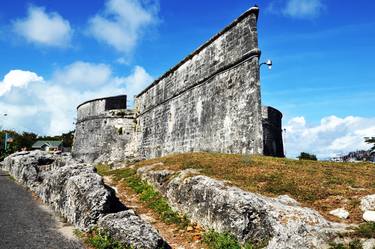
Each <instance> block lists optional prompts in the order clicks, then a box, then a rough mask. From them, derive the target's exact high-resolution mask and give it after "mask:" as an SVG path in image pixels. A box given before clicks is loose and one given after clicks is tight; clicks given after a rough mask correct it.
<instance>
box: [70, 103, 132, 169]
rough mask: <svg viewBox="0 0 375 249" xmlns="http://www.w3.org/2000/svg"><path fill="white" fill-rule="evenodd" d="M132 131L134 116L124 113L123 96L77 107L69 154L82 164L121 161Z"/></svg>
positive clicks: (125, 154) (127, 111) (127, 112)
mask: <svg viewBox="0 0 375 249" xmlns="http://www.w3.org/2000/svg"><path fill="white" fill-rule="evenodd" d="M114 108H115V109H114ZM133 127H134V113H133V111H132V110H127V109H126V96H116V97H110V98H102V99H95V100H91V101H88V102H85V103H83V104H81V105H80V106H78V107H77V122H76V130H75V135H74V143H73V150H72V154H73V156H74V157H76V158H80V159H83V160H85V161H86V162H93V161H120V160H124V159H126V156H129V154H128V153H125V148H126V145H127V144H128V143H129V142H130V141H131V140H132V137H133Z"/></svg>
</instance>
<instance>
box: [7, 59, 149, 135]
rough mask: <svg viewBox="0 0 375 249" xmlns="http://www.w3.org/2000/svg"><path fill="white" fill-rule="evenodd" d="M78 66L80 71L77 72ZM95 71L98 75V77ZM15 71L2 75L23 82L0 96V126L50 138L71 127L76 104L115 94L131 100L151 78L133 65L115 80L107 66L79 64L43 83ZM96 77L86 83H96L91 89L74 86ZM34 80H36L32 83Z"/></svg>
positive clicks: (66, 68)
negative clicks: (0, 119) (64, 76)
mask: <svg viewBox="0 0 375 249" xmlns="http://www.w3.org/2000/svg"><path fill="white" fill-rule="evenodd" d="M81 67H82V68H83V70H81V71H80V70H77V68H81ZM95 69H98V70H99V71H101V72H102V73H101V74H99V76H98V72H97V71H96V70H95ZM100 69H101V70H100ZM18 71H19V72H18V73H17V74H14V71H11V72H9V73H8V74H7V75H6V76H9V75H13V76H12V79H13V80H14V81H12V82H23V83H22V84H21V83H20V84H19V85H22V87H14V86H13V87H11V88H10V89H9V90H7V92H6V93H4V94H3V95H2V96H1V95H0V113H7V114H8V116H7V117H6V119H4V120H5V121H4V120H3V122H2V123H0V126H5V128H7V129H15V130H17V131H33V132H36V133H39V134H50V135H53V134H61V133H62V132H67V131H69V130H72V129H73V128H74V126H73V122H74V119H75V117H76V107H77V105H78V104H80V103H82V102H84V101H86V100H89V99H93V98H98V97H105V96H113V95H119V94H127V95H128V96H129V98H130V99H132V96H133V95H134V94H136V93H137V91H139V89H143V87H144V86H145V85H147V84H149V83H150V82H151V81H152V78H151V76H150V75H149V74H148V73H147V72H146V71H145V70H144V69H143V68H142V67H140V66H136V67H135V68H134V70H133V71H132V72H131V73H130V75H128V76H124V77H118V76H117V77H116V76H115V75H113V74H112V71H111V70H110V67H109V66H108V65H104V64H93V63H87V62H80V61H79V62H75V63H72V64H71V65H68V66H66V67H64V68H63V69H59V70H57V71H56V72H55V74H54V77H52V79H51V80H43V78H42V77H40V76H38V75H37V74H36V73H32V72H28V71H21V70H18ZM63 72H65V73H66V74H67V78H68V79H69V82H68V83H67V84H66V82H60V81H59V80H61V79H62V78H59V77H62V75H59V74H60V73H63ZM70 72H74V73H70ZM24 75H31V76H33V77H29V78H30V79H31V80H29V81H27V80H25V76H24ZM56 75H58V77H57V76H56ZM100 75H101V76H100ZM103 75H104V76H103ZM17 76H19V77H17ZM96 76H97V77H99V78H100V79H99V80H98V81H92V80H89V81H88V82H89V83H91V84H97V85H95V87H91V86H89V87H75V86H74V84H79V83H80V82H81V80H83V79H85V77H86V78H87V79H93V78H94V77H96ZM4 78H7V77H4ZM35 80H37V81H36V82H34V81H35ZM7 82H8V81H7ZM25 82H26V83H25ZM31 82H33V84H31ZM17 84H18V83H17ZM0 86H2V85H0Z"/></svg>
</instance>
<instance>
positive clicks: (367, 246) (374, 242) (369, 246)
mask: <svg viewBox="0 0 375 249" xmlns="http://www.w3.org/2000/svg"><path fill="white" fill-rule="evenodd" d="M362 247H363V249H374V248H375V239H368V240H366V241H364V242H363V243H362Z"/></svg>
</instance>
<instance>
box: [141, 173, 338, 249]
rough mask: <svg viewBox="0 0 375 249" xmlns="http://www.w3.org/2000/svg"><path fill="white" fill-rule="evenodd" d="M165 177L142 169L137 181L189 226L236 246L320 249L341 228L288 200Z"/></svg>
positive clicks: (183, 176)
mask: <svg viewBox="0 0 375 249" xmlns="http://www.w3.org/2000/svg"><path fill="white" fill-rule="evenodd" d="M138 172H142V170H139V171H138ZM165 173H166V172H165V171H162V172H161V173H160V174H161V176H160V177H157V174H158V171H151V170H144V171H143V175H142V177H143V178H144V179H146V180H147V181H149V182H150V183H151V184H153V185H154V186H155V187H156V188H158V189H159V190H160V191H161V192H162V193H163V194H164V195H165V196H166V197H167V198H168V200H169V202H170V203H171V205H172V206H173V208H174V209H176V210H178V211H180V212H182V213H185V214H186V215H187V216H188V217H189V218H190V219H191V220H192V221H193V222H196V223H198V224H199V225H201V226H202V227H204V228H206V229H207V228H208V229H214V230H216V231H219V232H230V233H232V234H234V235H235V236H236V237H237V238H238V239H239V241H241V242H245V241H253V242H260V243H261V242H264V241H268V245H267V247H266V248H268V249H271V248H272V249H273V248H275V249H276V248H277V249H282V248H324V247H328V246H327V245H328V243H329V241H332V238H334V237H335V234H336V233H337V232H340V231H343V229H344V228H345V225H340V224H337V223H332V222H329V221H327V220H325V219H324V218H323V217H322V216H321V215H320V214H319V213H318V212H316V211H314V210H312V209H309V208H303V207H300V206H299V205H297V202H296V201H295V200H293V199H292V198H290V197H288V198H286V197H281V198H280V197H279V198H269V197H265V196H262V195H258V194H254V193H250V192H246V191H243V190H241V189H239V188H236V187H228V186H226V185H225V184H224V182H222V181H218V180H214V179H211V178H209V177H206V176H202V175H198V176H191V174H190V173H189V172H188V171H182V172H180V174H179V175H178V176H177V177H174V178H172V179H170V178H169V179H168V180H164V179H166V177H163V176H164V175H165ZM286 200H287V201H286Z"/></svg>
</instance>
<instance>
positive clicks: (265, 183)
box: [135, 152, 375, 223]
mask: <svg viewBox="0 0 375 249" xmlns="http://www.w3.org/2000/svg"><path fill="white" fill-rule="evenodd" d="M160 162H161V163H162V165H159V166H156V168H155V169H156V170H157V169H170V170H174V171H179V170H183V169H188V168H193V169H197V170H198V171H199V172H200V174H203V175H206V176H209V177H212V178H216V179H219V180H226V181H228V182H230V184H232V185H234V186H237V187H240V188H242V189H244V190H246V191H250V192H255V193H259V194H263V195H266V196H271V197H274V196H278V195H283V194H286V195H289V196H290V197H292V198H294V199H296V200H297V201H299V202H301V203H302V204H303V205H304V206H307V207H311V208H314V209H315V210H318V211H319V212H321V213H322V214H323V215H324V216H325V217H326V218H328V219H331V220H335V219H336V218H335V217H332V215H329V211H330V210H333V209H336V208H339V207H343V206H344V207H345V208H346V209H347V210H348V211H349V212H350V214H351V215H350V217H349V219H348V222H352V223H360V222H362V212H361V210H360V209H359V206H358V205H355V206H353V205H350V206H345V205H346V203H345V202H344V201H343V202H342V203H341V202H340V201H337V200H336V199H335V197H340V198H341V200H345V199H347V200H351V201H352V202H353V203H354V201H355V200H354V199H353V196H356V198H357V199H358V198H360V197H361V196H364V195H368V194H373V193H374V192H375V181H374V180H373V176H374V175H375V165H374V164H373V163H337V162H322V161H311V160H291V159H286V158H274V157H266V156H256V155H252V156H249V155H238V154H222V153H206V152H201V153H182V154H173V155H169V156H165V157H161V158H155V159H151V160H145V161H141V162H138V163H136V164H135V167H136V168H139V167H142V166H146V165H152V164H156V163H160ZM356 189H363V190H361V191H358V190H356ZM335 221H337V220H335Z"/></svg>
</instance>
